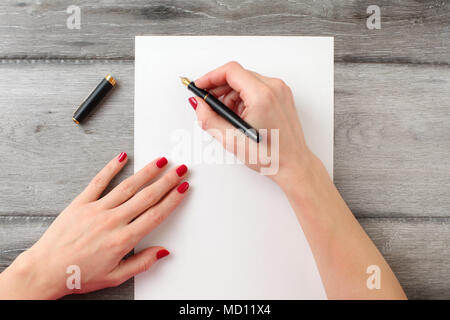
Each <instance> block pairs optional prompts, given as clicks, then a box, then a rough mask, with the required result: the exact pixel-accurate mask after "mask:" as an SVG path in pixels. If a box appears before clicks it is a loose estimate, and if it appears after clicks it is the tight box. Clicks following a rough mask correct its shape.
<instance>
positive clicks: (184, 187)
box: [177, 182, 189, 193]
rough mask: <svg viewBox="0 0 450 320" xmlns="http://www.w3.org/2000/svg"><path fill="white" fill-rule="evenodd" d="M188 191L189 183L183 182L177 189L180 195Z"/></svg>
mask: <svg viewBox="0 0 450 320" xmlns="http://www.w3.org/2000/svg"><path fill="white" fill-rule="evenodd" d="M187 189H189V183H187V182H183V183H182V184H180V185H179V186H178V188H177V190H178V192H179V193H185V192H186V190H187Z"/></svg>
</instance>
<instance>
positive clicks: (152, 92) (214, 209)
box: [134, 36, 334, 299]
mask: <svg viewBox="0 0 450 320" xmlns="http://www.w3.org/2000/svg"><path fill="white" fill-rule="evenodd" d="M135 53H136V60H135V113H134V114H135V131H134V132H135V140H134V148H135V152H134V154H135V171H138V170H139V169H141V168H142V167H143V166H144V165H145V164H147V163H148V162H150V161H151V160H153V159H155V158H157V157H161V156H165V157H167V158H168V159H169V163H170V165H172V166H174V165H177V164H181V163H185V164H186V165H187V166H188V167H189V176H188V178H187V180H188V181H189V183H190V184H191V188H190V189H189V191H188V192H189V194H188V196H187V197H186V199H185V201H184V202H183V203H182V205H181V206H180V207H179V208H177V209H176V210H175V211H174V212H173V213H172V215H171V216H170V217H169V218H168V219H167V220H165V221H164V222H163V223H162V224H161V225H160V226H159V227H158V228H156V229H155V230H154V231H153V232H152V233H151V234H149V235H148V236H147V237H146V238H145V239H143V240H142V241H141V243H140V244H139V245H138V247H137V250H136V251H140V250H142V249H143V248H145V247H148V246H151V245H162V246H165V247H166V248H167V249H168V250H169V251H170V252H171V254H170V255H169V256H168V257H166V258H164V259H163V260H161V261H158V262H157V263H156V264H155V265H153V266H152V267H151V268H150V270H149V271H148V272H145V273H143V274H141V275H138V276H137V277H136V278H135V298H136V299H324V298H326V295H325V291H324V288H323V285H322V282H321V279H320V276H319V273H318V270H317V267H316V264H315V261H314V259H313V256H312V253H311V250H310V248H309V245H308V243H307V241H306V239H305V236H304V234H303V231H302V229H301V227H300V225H299V223H298V221H297V219H296V216H295V213H294V212H293V210H292V208H291V207H290V205H289V202H288V200H287V199H286V197H285V195H284V194H283V192H282V191H281V190H280V189H279V187H278V186H277V185H276V184H274V183H273V182H272V181H271V180H270V179H269V178H267V177H265V176H262V175H260V174H259V173H257V172H254V171H252V170H250V169H248V168H247V167H245V166H244V165H243V164H241V163H238V162H235V163H223V162H224V161H222V160H223V159H228V160H229V159H230V154H228V153H225V152H223V157H222V155H221V153H220V151H221V150H222V147H221V146H220V145H219V143H218V142H216V141H215V140H213V139H212V138H211V137H210V136H209V135H208V134H207V133H203V132H202V130H201V129H200V128H199V127H198V126H197V120H196V116H195V112H194V110H193V109H192V107H191V106H190V105H189V103H188V98H189V97H190V96H192V93H190V92H189V91H188V90H187V89H186V87H184V86H183V85H182V84H181V83H180V79H179V78H178V76H180V75H181V76H187V77H189V78H191V79H196V78H198V77H200V76H201V75H203V74H204V73H206V72H208V71H210V70H212V69H214V68H216V67H218V66H220V65H222V64H224V63H226V62H228V61H231V60H235V61H238V62H239V63H241V64H242V65H243V66H244V67H245V68H247V69H251V70H255V71H257V72H258V73H261V74H263V75H267V76H271V77H278V78H281V79H283V80H284V81H285V82H286V83H287V84H288V85H289V86H290V87H291V89H292V92H293V95H294V99H295V103H296V107H297V111H298V113H299V115H300V119H301V123H302V125H303V130H304V133H305V136H306V141H307V143H308V145H309V147H310V148H311V149H312V150H313V152H314V153H315V154H316V155H317V156H319V157H320V159H321V160H322V161H323V162H324V164H325V166H326V168H327V170H328V172H329V174H330V176H332V171H333V114H334V111H333V90H334V88H333V57H334V54H333V38H327V37H215V36H211V37H209V36H208V37H182V36H180V37H178V36H177V37H166V36H149V37H136V51H135ZM281 130H283V129H282V128H281Z"/></svg>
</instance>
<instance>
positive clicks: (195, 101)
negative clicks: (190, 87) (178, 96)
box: [189, 97, 197, 110]
mask: <svg viewBox="0 0 450 320" xmlns="http://www.w3.org/2000/svg"><path fill="white" fill-rule="evenodd" d="M189 103H190V104H191V106H192V108H194V110H197V100H195V98H194V97H190V98H189Z"/></svg>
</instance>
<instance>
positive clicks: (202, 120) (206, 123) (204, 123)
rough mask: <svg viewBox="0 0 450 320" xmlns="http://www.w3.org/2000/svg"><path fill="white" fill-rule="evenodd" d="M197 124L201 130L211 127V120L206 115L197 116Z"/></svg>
mask: <svg viewBox="0 0 450 320" xmlns="http://www.w3.org/2000/svg"><path fill="white" fill-rule="evenodd" d="M198 124H199V126H200V128H202V129H203V130H208V129H209V128H210V127H211V121H210V120H209V119H208V118H207V117H206V116H203V115H202V116H199V119H198Z"/></svg>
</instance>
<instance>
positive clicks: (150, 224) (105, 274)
mask: <svg viewBox="0 0 450 320" xmlns="http://www.w3.org/2000/svg"><path fill="white" fill-rule="evenodd" d="M127 160H128V159H127V155H126V153H123V152H122V153H121V154H120V155H119V156H117V157H115V158H114V159H112V160H111V161H110V162H109V163H108V164H107V165H106V166H105V167H104V168H103V169H102V170H101V171H100V172H99V173H98V174H97V175H96V176H95V178H94V179H93V180H92V181H91V182H90V183H89V185H88V186H87V187H86V189H85V190H84V191H83V192H82V193H81V194H80V195H79V196H77V197H76V198H75V200H73V202H72V203H71V204H70V205H69V206H68V207H67V208H66V209H65V210H64V211H63V212H62V213H61V214H60V215H59V216H58V217H57V218H56V219H55V221H54V222H53V223H52V225H51V226H50V227H49V229H48V230H47V231H46V232H45V234H44V235H43V236H42V237H41V239H40V240H39V241H37V242H36V243H35V244H34V245H33V246H32V247H31V248H30V249H28V250H26V251H24V252H23V253H22V254H20V255H19V256H18V257H17V258H16V260H15V261H14V262H13V263H12V264H11V265H10V266H9V267H8V268H7V269H6V270H5V271H3V272H2V273H1V274H0V298H1V299H56V298H60V297H62V296H65V295H67V294H71V293H85V292H90V291H94V290H99V289H102V288H106V287H111V286H117V285H119V284H121V283H123V282H124V281H126V280H128V279H130V278H131V277H133V276H135V275H136V274H138V273H141V272H144V271H146V270H147V269H149V268H150V267H151V265H152V264H153V263H155V262H156V260H158V259H160V258H163V257H165V256H167V255H168V254H169V251H167V250H166V249H165V248H163V247H159V246H155V247H150V248H147V249H144V250H142V251H140V252H139V253H137V254H135V255H132V256H130V257H127V258H124V257H125V255H127V253H129V252H130V251H131V250H132V249H133V248H134V246H135V245H136V244H137V243H138V242H139V241H140V240H141V239H142V238H143V237H144V236H145V235H147V234H148V233H149V232H151V231H152V230H153V229H154V228H155V227H157V226H158V225H159V224H160V223H161V222H162V221H163V220H164V218H166V217H167V216H168V215H169V214H170V213H171V212H172V211H173V210H174V209H175V208H176V207H177V206H178V205H179V204H180V203H181V201H183V199H184V197H185V196H186V195H187V193H188V192H187V191H188V188H189V184H188V183H187V182H182V180H183V178H185V176H186V173H187V167H186V166H185V165H181V166H179V167H177V168H174V169H170V170H168V171H167V172H166V173H165V174H163V171H164V168H165V167H166V165H167V160H166V158H164V157H163V158H159V159H155V160H154V161H152V162H151V163H149V164H148V165H147V166H145V167H144V168H143V169H141V170H140V171H139V172H137V173H136V174H134V175H133V176H131V177H129V178H127V179H126V180H124V181H123V182H121V183H120V184H119V185H118V186H117V187H115V188H114V189H113V190H112V191H111V192H109V193H108V194H106V195H105V196H103V197H101V198H100V196H101V194H102V193H103V192H104V190H105V189H106V187H107V186H108V184H109V183H110V181H111V180H112V179H113V178H114V176H116V175H117V173H119V171H120V170H122V168H123V167H124V166H125V164H126V163H127ZM159 176H161V177H159ZM158 177H159V178H158ZM150 182H152V183H151V184H149V183H150ZM148 184H149V185H148ZM147 185H148V186H147ZM76 277H79V278H78V279H76Z"/></svg>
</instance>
